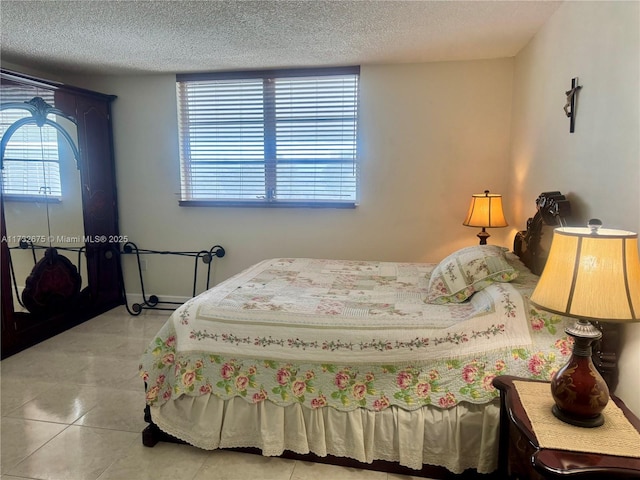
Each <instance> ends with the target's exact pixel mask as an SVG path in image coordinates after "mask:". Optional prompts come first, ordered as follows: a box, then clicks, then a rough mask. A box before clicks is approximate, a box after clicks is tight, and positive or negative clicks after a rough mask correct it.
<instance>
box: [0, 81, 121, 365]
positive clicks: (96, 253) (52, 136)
mask: <svg viewBox="0 0 640 480" xmlns="http://www.w3.org/2000/svg"><path fill="white" fill-rule="evenodd" d="M114 98H115V97H113V96H108V95H103V94H99V93H96V92H91V91H88V90H83V89H77V88H75V87H69V86H66V85H61V84H55V83H53V82H47V81H44V80H40V79H34V78H32V77H27V76H24V75H22V74H16V73H15V72H8V71H5V70H3V71H2V84H1V88H0V134H1V138H2V142H1V148H0V158H1V164H0V166H1V167H2V178H1V185H2V303H3V305H2V356H3V357H5V356H7V355H10V354H12V353H14V352H15V351H19V350H20V349H22V348H25V347H26V346H29V345H31V344H33V343H36V342H38V341H40V340H42V339H44V338H48V337H49V336H52V335H54V334H56V333H58V332H60V331H62V330H64V329H66V328H69V327H70V326H73V325H75V324H77V323H79V322H81V321H84V320H86V319H88V318H91V317H93V316H95V315H96V314H98V313H101V312H103V311H105V310H108V309H109V308H113V307H114V306H116V305H118V304H120V303H121V295H122V292H121V286H120V285H121V283H120V277H121V275H120V263H119V254H118V252H119V245H118V244H117V241H115V240H117V234H118V227H117V210H116V197H115V171H114V165H113V163H114V162H113V150H112V137H111V136H112V133H111V115H110V104H111V101H113V99H114ZM95 238H99V239H100V241H97V242H96V241H94V239H95ZM111 239H113V240H114V241H111Z"/></svg>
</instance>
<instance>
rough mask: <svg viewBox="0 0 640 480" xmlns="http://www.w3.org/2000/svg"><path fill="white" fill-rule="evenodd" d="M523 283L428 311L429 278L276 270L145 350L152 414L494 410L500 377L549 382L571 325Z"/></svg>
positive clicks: (381, 271)
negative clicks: (179, 408)
mask: <svg viewBox="0 0 640 480" xmlns="http://www.w3.org/2000/svg"><path fill="white" fill-rule="evenodd" d="M509 259H510V262H512V263H513V264H514V266H515V267H516V268H518V269H519V270H520V271H521V274H520V276H519V277H518V279H516V280H515V281H513V282H511V283H495V284H492V285H490V286H488V287H487V288H485V289H484V290H482V291H481V292H478V293H476V294H475V295H474V296H473V297H472V298H471V300H469V301H467V302H464V303H462V304H447V305H431V304H427V303H425V302H424V298H425V296H426V291H427V286H428V277H429V274H430V272H431V271H432V270H433V268H435V265H432V264H415V263H389V262H360V261H336V260H316V259H274V260H267V261H264V262H261V263H259V264H257V265H255V266H253V267H251V268H249V269H247V270H246V271H244V272H242V273H240V274H239V275H237V276H235V277H233V278H230V279H229V280H227V281H225V282H223V283H221V284H220V285H218V286H217V287H215V288H213V289H211V290H209V291H207V292H205V293H203V294H201V295H199V296H198V297H195V298H193V299H191V300H190V301H188V302H187V303H185V304H184V305H182V306H181V307H180V308H179V309H177V310H176V311H175V312H174V313H173V314H172V315H171V317H170V318H169V320H168V321H167V323H166V324H165V325H164V327H163V328H162V329H161V330H160V332H158V334H157V336H156V338H155V339H154V340H153V341H152V342H151V344H150V345H149V346H148V348H147V349H146V351H145V353H144V355H143V357H142V361H141V365H140V374H141V376H142V378H143V379H144V381H145V382H146V384H147V396H146V400H147V403H148V404H149V405H156V406H158V405H162V404H164V403H165V402H167V401H170V400H171V399H175V398H178V397H179V396H181V395H192V396H196V395H216V396H218V397H220V398H223V399H229V398H231V397H234V396H240V397H243V398H245V399H246V400H247V401H249V402H254V403H256V402H262V401H265V400H270V401H272V402H274V403H276V404H279V405H289V404H292V403H301V404H303V405H305V406H307V407H309V408H319V407H324V406H331V407H333V408H336V409H339V410H345V411H346V410H353V409H356V408H367V409H371V410H382V409H384V408H387V407H389V406H390V405H396V406H398V407H401V408H404V409H408V410H412V409H416V408H419V407H421V406H423V405H437V406H440V407H443V408H447V407H451V406H454V405H456V404H457V403H459V402H471V403H486V402H488V401H491V400H492V399H493V398H495V397H496V396H497V395H498V393H497V392H496V391H495V389H494V388H493V386H492V385H491V381H492V379H493V378H494V377H495V376H496V375H502V374H510V375H517V376H522V377H529V378H537V379H545V380H548V379H549V378H550V376H551V374H552V373H553V372H554V371H556V370H557V369H558V368H559V367H560V366H561V365H562V364H564V363H565V362H566V360H567V358H568V356H569V354H570V348H571V345H570V342H569V340H568V339H567V337H566V336H565V334H564V327H565V323H566V322H567V321H568V320H567V319H565V318H563V317H559V316H555V315H551V314H547V313H545V312H542V311H538V310H536V309H535V308H534V307H533V306H532V305H530V304H529V301H528V297H529V295H530V293H531V292H532V291H533V287H534V286H535V282H536V281H537V278H538V277H536V276H535V275H532V274H531V273H530V272H529V271H528V270H527V269H526V267H524V265H522V264H521V263H520V262H519V260H517V258H516V257H515V256H510V257H509Z"/></svg>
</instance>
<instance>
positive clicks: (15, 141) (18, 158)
mask: <svg viewBox="0 0 640 480" xmlns="http://www.w3.org/2000/svg"><path fill="white" fill-rule="evenodd" d="M32 96H33V90H27V91H25V89H24V88H23V87H13V86H9V85H3V86H2V103H8V102H15V103H23V102H24V101H25V99H30V98H31V97H32ZM37 96H39V97H42V98H43V100H44V101H45V102H47V103H49V104H53V101H54V94H53V92H52V91H38V92H37ZM30 116H31V113H29V111H28V110H24V109H7V110H1V111H0V134H1V135H4V132H5V131H6V130H7V128H9V126H11V125H12V124H13V123H14V122H16V121H18V120H19V119H21V118H23V117H30ZM49 118H50V119H51V120H53V121H55V117H54V116H50V117H49ZM2 182H3V184H2V188H3V193H4V195H5V197H6V198H7V199H8V200H12V199H13V200H36V201H37V200H44V199H47V198H48V199H56V200H59V199H60V197H61V195H62V191H61V186H60V158H59V153H58V133H57V131H56V129H55V128H53V127H51V126H50V125H44V126H43V127H42V128H40V127H38V126H37V125H35V124H27V125H23V126H22V127H20V128H19V129H18V130H16V131H15V132H14V133H13V135H12V136H11V138H10V139H9V141H8V143H7V145H6V149H5V153H4V159H3V168H2Z"/></svg>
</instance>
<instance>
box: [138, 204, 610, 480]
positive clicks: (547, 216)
mask: <svg viewBox="0 0 640 480" xmlns="http://www.w3.org/2000/svg"><path fill="white" fill-rule="evenodd" d="M536 208H537V212H536V214H535V215H534V216H533V217H532V218H529V219H528V220H527V229H526V230H523V231H520V232H518V233H517V234H516V236H515V239H514V245H513V251H514V253H515V254H516V255H518V257H520V259H521V260H522V262H523V263H524V264H525V265H526V266H527V267H528V268H529V269H530V270H531V271H532V272H533V273H535V274H537V275H540V273H541V272H542V269H543V268H544V264H545V262H546V258H547V253H548V247H549V246H550V244H551V237H552V235H553V228H555V227H557V226H561V225H564V223H565V221H566V217H567V216H568V215H569V214H570V213H571V206H570V203H569V201H568V200H567V199H566V198H565V196H564V195H562V194H561V193H560V192H544V193H541V194H540V196H538V198H537V199H536ZM594 324H595V325H596V326H597V327H598V328H600V329H601V330H602V331H603V337H602V340H601V341H599V342H598V344H597V345H595V346H594V348H593V361H594V363H595V364H596V367H597V368H598V370H600V372H601V373H602V375H603V377H604V378H605V380H606V381H607V384H608V385H609V387H610V389H611V390H614V388H615V385H616V384H617V379H618V368H617V358H618V348H619V343H620V341H619V339H620V335H619V328H617V325H616V324H597V323H594ZM144 412H145V413H144V419H145V421H146V422H147V423H149V425H148V426H147V427H146V428H145V429H144V431H143V432H142V443H143V444H144V445H145V446H147V447H153V446H154V445H156V444H157V443H158V442H160V441H166V442H174V443H185V442H183V441H182V440H179V439H177V438H175V437H173V436H171V435H169V434H167V433H165V432H163V431H162V430H160V428H158V426H156V425H155V424H154V423H153V420H152V418H151V412H150V409H149V406H146V407H145V411H144ZM225 450H233V451H240V452H246V453H254V454H261V451H260V449H257V448H234V449H225ZM281 457H283V458H289V459H294V460H302V461H308V462H316V463H328V464H332V465H339V466H345V467H353V468H360V469H367V470H377V471H384V472H389V473H396V474H400V475H411V476H414V477H416V476H417V477H429V478H439V479H442V480H450V479H451V480H453V479H457V480H472V479H473V480H479V479H484V480H500V479H499V477H498V473H497V472H495V473H492V474H479V473H477V472H476V471H475V470H467V471H465V472H464V473H462V474H454V473H452V472H450V471H449V470H447V469H446V468H444V467H440V466H434V465H424V466H423V468H422V470H413V469H411V468H408V467H405V466H402V465H400V464H399V463H396V462H389V461H384V460H375V461H373V462H372V463H370V464H369V463H362V462H358V461H357V460H353V459H350V458H343V457H335V456H332V455H327V456H326V457H320V456H318V455H314V454H312V453H310V454H305V455H302V454H297V453H293V452H290V451H285V453H283V454H282V455H281Z"/></svg>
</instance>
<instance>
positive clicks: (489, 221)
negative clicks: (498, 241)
mask: <svg viewBox="0 0 640 480" xmlns="http://www.w3.org/2000/svg"><path fill="white" fill-rule="evenodd" d="M462 224H463V225H465V226H467V227H480V228H482V231H481V232H480V233H478V238H479V239H480V245H486V244H487V238H489V237H490V236H491V235H489V234H488V233H487V231H486V229H487V228H496V227H506V226H507V225H508V223H507V220H506V219H505V218H504V213H503V211H502V195H499V194H495V193H489V190H485V191H484V193H476V194H473V195H472V196H471V204H470V205H469V212H468V213H467V218H466V219H465V221H464V222H462Z"/></svg>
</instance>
